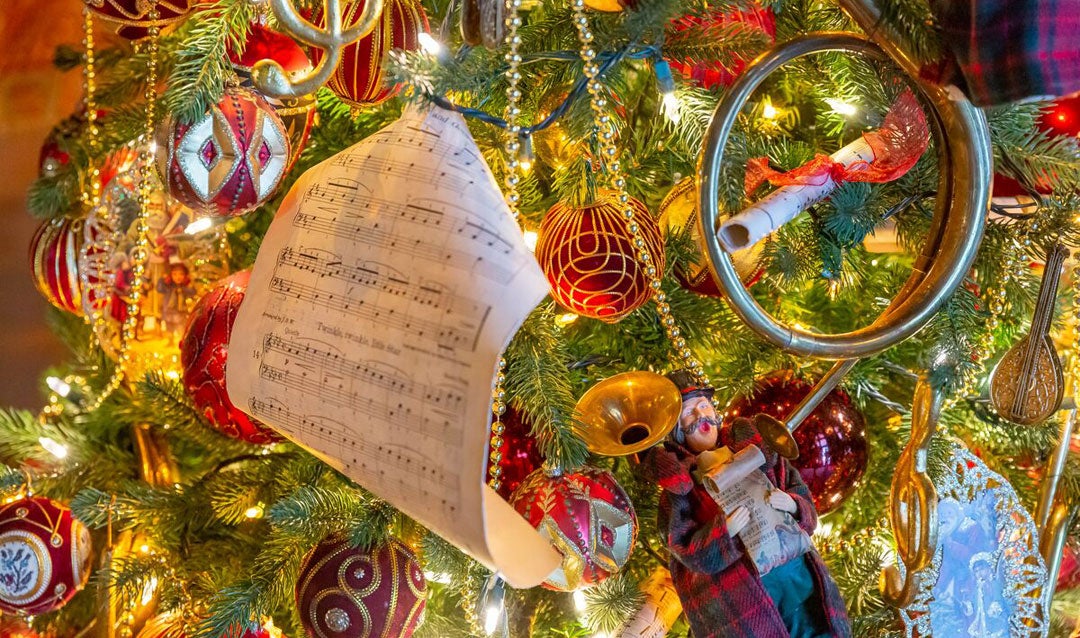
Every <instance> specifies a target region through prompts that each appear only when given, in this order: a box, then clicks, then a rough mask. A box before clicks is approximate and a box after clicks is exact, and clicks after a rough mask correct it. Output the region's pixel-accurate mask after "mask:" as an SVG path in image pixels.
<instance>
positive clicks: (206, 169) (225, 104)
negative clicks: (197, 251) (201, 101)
mask: <svg viewBox="0 0 1080 638" xmlns="http://www.w3.org/2000/svg"><path fill="white" fill-rule="evenodd" d="M160 137H161V139H159V140H158V148H157V154H158V158H157V159H158V170H159V171H160V173H161V175H162V180H163V182H164V183H165V187H166V190H167V191H168V193H169V195H172V196H173V197H174V198H176V199H178V200H179V201H180V202H181V203H183V204H185V205H187V206H188V207H190V208H192V209H194V210H195V211H196V213H201V214H204V215H212V216H226V215H242V214H244V213H246V212H248V211H250V210H253V209H255V208H256V207H258V206H260V205H261V204H263V203H264V202H266V200H268V199H270V197H271V196H272V195H273V194H274V192H275V191H276V190H277V187H278V186H279V185H280V184H281V179H282V177H284V175H285V167H286V165H287V164H288V161H289V140H288V133H287V132H286V130H285V125H284V124H282V123H281V118H279V117H278V116H277V114H276V113H275V112H274V109H273V107H272V106H270V104H269V103H268V102H267V101H266V100H265V99H264V98H263V97H262V96H260V95H258V94H257V93H255V92H254V91H250V90H248V89H243V88H239V87H230V88H228V89H226V90H225V94H224V95H223V96H222V97H221V100H220V101H219V102H218V103H217V104H215V105H214V106H212V107H210V111H209V112H208V113H206V114H205V115H204V116H203V117H201V118H199V119H198V120H196V121H195V122H194V123H192V124H181V123H180V122H178V121H176V120H170V121H168V122H166V124H165V126H164V128H163V130H162V132H161V135H160Z"/></svg>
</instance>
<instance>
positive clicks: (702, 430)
mask: <svg viewBox="0 0 1080 638" xmlns="http://www.w3.org/2000/svg"><path fill="white" fill-rule="evenodd" d="M679 427H680V428H681V429H682V431H683V435H684V436H685V437H686V447H687V448H689V449H690V451H692V452H694V453H701V452H704V451H705V450H711V449H713V448H715V447H716V440H717V438H718V437H719V435H720V420H719V419H718V418H717V417H716V409H715V408H714V407H713V404H712V401H710V400H709V398H708V397H705V396H697V397H691V398H689V399H686V400H685V401H683V408H682V414H681V415H680V416H679Z"/></svg>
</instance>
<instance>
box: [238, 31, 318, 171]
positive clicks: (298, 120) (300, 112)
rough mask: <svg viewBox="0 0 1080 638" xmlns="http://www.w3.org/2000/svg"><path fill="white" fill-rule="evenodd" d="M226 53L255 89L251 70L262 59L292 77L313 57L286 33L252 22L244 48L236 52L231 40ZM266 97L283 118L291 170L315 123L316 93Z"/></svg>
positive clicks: (242, 79)
mask: <svg viewBox="0 0 1080 638" xmlns="http://www.w3.org/2000/svg"><path fill="white" fill-rule="evenodd" d="M226 53H227V54H228V56H229V62H231V63H232V67H233V70H234V71H236V75H237V77H239V78H240V86H242V87H244V88H246V89H252V90H254V89H255V85H254V84H253V83H252V81H251V70H252V68H254V67H255V64H256V63H257V62H259V60H273V61H274V62H277V63H278V64H280V65H281V68H282V69H284V70H285V73H286V74H287V75H289V76H290V77H291V76H295V75H303V74H306V73H307V72H308V71H310V70H311V60H310V59H308V56H307V54H306V53H304V50H303V49H302V48H300V45H299V44H297V43H296V42H295V41H294V40H293V39H292V38H290V37H289V36H287V35H285V34H284V33H278V32H277V31H274V30H273V29H270V28H268V27H265V26H263V25H261V24H253V25H251V27H250V29H249V30H248V36H247V40H246V41H245V43H244V49H243V52H237V51H236V50H235V49H234V48H233V47H232V46H231V42H230V46H229V47H227V49H226ZM263 97H264V98H266V101H267V102H269V103H270V106H272V107H274V112H275V113H277V114H278V117H280V118H281V123H282V124H284V125H285V131H286V133H287V134H288V136H289V163H288V165H287V166H286V167H285V170H286V172H288V170H289V169H290V168H292V165H293V164H295V163H296V160H297V158H298V157H300V152H301V151H302V150H303V149H304V144H306V143H307V139H308V135H309V134H310V133H311V127H312V125H313V124H314V123H315V95H314V94H312V95H304V96H301V97H296V98H280V99H279V98H274V97H271V96H268V95H263Z"/></svg>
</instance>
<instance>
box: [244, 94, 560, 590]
mask: <svg viewBox="0 0 1080 638" xmlns="http://www.w3.org/2000/svg"><path fill="white" fill-rule="evenodd" d="M546 294H547V283H546V281H545V279H544V276H543V274H542V273H541V271H540V269H539V267H538V266H537V265H536V262H535V260H534V259H533V257H532V255H531V254H530V253H529V251H528V250H527V248H526V247H525V245H524V242H523V240H522V237H521V233H520V231H519V230H518V227H517V224H515V223H514V221H513V219H512V218H511V216H510V214H509V211H508V210H507V207H506V204H505V203H504V201H503V198H502V194H501V193H500V191H499V188H498V186H497V185H496V183H495V179H494V178H493V176H492V175H491V172H490V170H489V169H488V167H487V165H486V164H485V163H484V160H483V158H482V157H481V155H480V151H479V149H478V148H477V146H476V143H475V141H474V140H473V139H472V136H471V135H470V134H469V131H468V128H467V127H466V125H465V122H464V120H463V119H462V118H461V116H460V115H458V114H456V113H451V112H448V111H443V110H439V109H433V110H427V111H421V110H418V109H412V110H409V111H407V112H406V113H405V114H404V115H403V116H402V118H401V119H400V120H398V121H397V122H395V123H394V124H391V125H390V126H387V127H386V128H384V129H382V130H381V131H379V132H378V133H376V134H375V135H373V136H371V137H369V138H368V139H366V140H364V141H362V142H360V143H359V144H357V145H355V146H353V147H351V148H349V149H347V150H345V151H344V152H342V153H340V154H338V155H336V156H334V157H332V158H330V159H329V160H327V161H325V162H323V163H322V164H320V165H319V166H317V167H315V168H313V169H312V170H310V171H308V172H307V173H305V174H304V175H303V176H302V177H301V178H300V180H299V181H298V182H297V183H296V185H295V186H293V188H292V190H291V191H290V192H289V194H288V196H287V197H286V198H285V200H284V201H283V202H282V205H281V208H280V209H279V210H278V214H277V217H276V218H275V219H274V222H273V224H272V225H271V226H270V230H269V231H268V232H267V234H266V237H265V239H264V240H263V244H262V247H261V248H260V250H259V255H258V259H257V261H256V263H255V269H254V272H253V273H252V276H251V282H250V284H249V285H248V289H247V294H246V297H245V299H244V303H243V305H242V307H241V308H240V312H239V315H238V316H237V320H236V326H237V329H235V330H233V333H232V340H231V342H230V343H229V364H228V378H227V382H228V390H229V396H230V397H232V400H233V402H234V403H235V404H236V405H237V406H239V407H241V408H242V409H244V410H245V411H246V412H248V413H249V414H251V415H252V416H253V417H256V418H258V419H260V420H262V421H264V422H266V423H268V424H269V425H271V426H272V427H274V428H275V429H276V430H278V431H280V432H281V433H283V434H284V435H286V436H287V437H289V438H290V439H292V440H293V441H295V442H296V443H298V444H300V445H302V446H304V447H306V448H307V449H309V450H311V451H312V452H313V453H314V454H316V455H318V456H319V457H320V458H322V459H324V460H326V461H327V462H328V463H330V464H331V465H332V466H334V467H335V468H337V469H339V470H341V471H342V472H344V473H345V474H346V475H347V476H349V477H350V478H352V479H353V480H355V481H356V482H357V483H359V484H360V485H362V486H364V487H365V488H367V489H369V490H370V491H371V492H373V493H374V494H376V495H377V496H379V497H380V498H383V499H385V500H387V501H389V502H390V503H392V504H393V505H394V506H396V507H398V508H399V509H401V510H402V511H403V512H405V513H406V514H408V515H409V516H411V517H413V518H415V519H416V520H417V521H419V522H421V523H422V524H424V525H425V526H427V527H428V528H429V529H431V530H433V531H435V532H436V533H438V534H440V535H441V536H443V537H444V538H446V539H447V540H449V541H450V542H452V543H454V544H455V545H456V546H458V547H459V548H461V549H462V550H463V551H465V552H466V553H468V554H470V555H471V556H473V557H474V558H476V559H477V560H479V561H480V562H481V563H484V564H485V565H487V566H488V567H491V568H492V569H495V570H497V571H499V572H500V573H501V574H502V576H503V577H504V578H505V579H506V580H507V582H509V583H510V584H511V585H513V586H515V587H531V586H534V585H537V584H539V583H540V582H541V581H543V580H544V579H545V578H546V577H547V576H548V574H550V573H551V571H552V570H554V569H555V568H556V567H558V565H559V562H560V556H559V554H558V553H557V552H556V551H555V550H554V549H552V548H551V547H550V545H549V544H548V542H547V541H545V540H544V539H543V538H542V537H541V536H540V535H539V534H537V533H536V531H535V530H534V529H533V528H532V526H530V525H529V524H528V522H526V521H525V520H524V519H523V518H521V517H520V516H519V515H518V514H517V513H516V512H514V510H513V509H511V508H510V506H509V505H507V504H506V502H505V501H503V500H502V499H501V498H499V496H498V495H497V494H496V493H495V492H494V491H493V490H491V488H489V487H488V486H487V485H486V484H485V482H484V480H485V478H486V477H485V462H486V458H487V453H488V452H487V443H488V433H489V427H490V423H491V409H490V401H491V398H490V397H491V387H492V379H493V377H494V374H495V369H496V364H497V361H498V357H499V354H500V353H501V352H502V350H503V348H504V347H505V345H506V344H507V343H508V342H509V340H510V337H511V336H512V335H513V333H514V331H515V330H517V328H518V326H520V324H521V322H522V321H523V320H524V318H525V317H526V316H527V315H528V313H529V312H530V311H531V310H532V308H533V307H534V306H535V305H536V304H537V303H539V302H540V300H542V299H543V298H544V296H545V295H546Z"/></svg>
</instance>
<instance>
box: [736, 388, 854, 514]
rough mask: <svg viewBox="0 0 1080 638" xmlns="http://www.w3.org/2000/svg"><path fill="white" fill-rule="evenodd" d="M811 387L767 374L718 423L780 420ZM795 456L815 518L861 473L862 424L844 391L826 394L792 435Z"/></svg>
mask: <svg viewBox="0 0 1080 638" xmlns="http://www.w3.org/2000/svg"><path fill="white" fill-rule="evenodd" d="M812 389H813V386H812V385H811V384H810V383H807V382H806V381H803V380H802V379H798V378H796V377H795V375H794V374H793V373H792V372H791V371H790V370H781V371H779V372H772V373H770V374H768V375H766V376H764V377H762V378H761V379H759V380H758V383H757V390H756V391H755V392H754V394H753V395H751V396H749V397H741V398H738V399H736V400H734V401H732V403H731V404H730V405H729V406H728V407H727V410H726V411H725V413H724V425H725V426H727V425H730V423H731V422H732V421H734V420H735V418H736V417H740V416H744V417H753V416H754V415H755V414H761V413H764V414H768V415H771V416H774V417H776V418H778V419H784V418H786V417H787V415H788V414H790V413H791V411H792V410H793V409H794V408H795V406H796V405H798V404H799V402H800V401H802V399H803V397H805V396H806V395H807V394H810V390H812ZM794 436H795V442H796V443H798V444H799V458H797V459H795V460H794V461H792V462H791V463H792V465H794V466H795V467H796V468H798V470H799V475H800V476H802V479H803V481H804V482H805V483H806V486H807V487H809V488H810V493H811V494H813V496H814V507H816V508H817V511H818V514H826V513H828V512H831V511H832V510H834V509H836V508H837V507H838V506H839V505H840V504H841V503H843V502H844V499H845V498H847V497H848V495H850V494H851V493H852V492H853V491H854V490H855V487H856V483H857V482H858V481H859V479H860V478H862V475H863V473H865V472H866V461H867V451H866V423H865V422H864V420H863V416H862V414H861V413H860V412H859V410H858V409H857V408H856V407H855V405H854V404H853V403H852V401H851V397H849V396H848V395H847V393H846V392H844V391H843V390H841V389H840V388H837V389H835V390H833V391H832V392H830V393H829V394H828V396H826V397H825V399H824V400H823V401H822V402H821V404H820V405H818V407H817V408H816V409H815V410H814V411H813V412H811V413H810V416H808V417H806V419H805V420H804V421H803V422H802V424H801V425H799V427H798V428H797V429H796V430H795V432H794Z"/></svg>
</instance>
